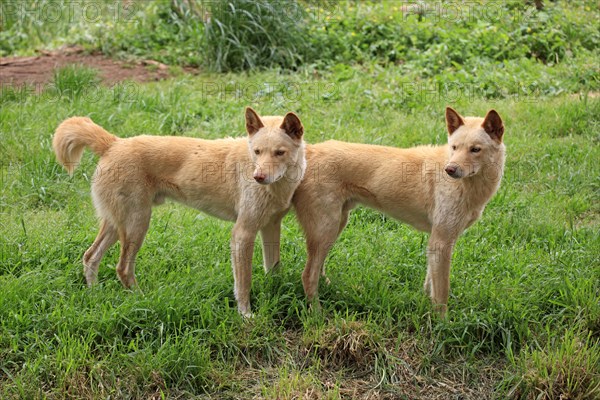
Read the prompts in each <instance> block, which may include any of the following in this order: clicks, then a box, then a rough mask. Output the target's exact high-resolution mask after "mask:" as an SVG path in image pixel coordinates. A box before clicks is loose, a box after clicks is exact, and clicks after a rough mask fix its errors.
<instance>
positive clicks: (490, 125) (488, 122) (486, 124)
mask: <svg viewBox="0 0 600 400" xmlns="http://www.w3.org/2000/svg"><path fill="white" fill-rule="evenodd" d="M481 126H482V127H483V129H484V130H485V131H486V133H487V134H488V135H490V137H491V138H492V139H494V140H495V141H496V142H498V143H502V136H503V135H504V124H503V123H502V118H500V115H499V114H498V113H497V112H496V110H490V111H488V113H487V114H486V116H485V119H484V120H483V124H481Z"/></svg>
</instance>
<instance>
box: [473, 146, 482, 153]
mask: <svg viewBox="0 0 600 400" xmlns="http://www.w3.org/2000/svg"><path fill="white" fill-rule="evenodd" d="M480 151H481V148H480V147H473V148H471V153H479V152H480Z"/></svg>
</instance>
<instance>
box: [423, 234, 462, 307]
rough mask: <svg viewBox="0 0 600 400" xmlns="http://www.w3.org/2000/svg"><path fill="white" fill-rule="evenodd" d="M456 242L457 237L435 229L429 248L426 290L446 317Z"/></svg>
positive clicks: (435, 305)
mask: <svg viewBox="0 0 600 400" xmlns="http://www.w3.org/2000/svg"><path fill="white" fill-rule="evenodd" d="M455 242H456V237H455V235H452V234H450V233H449V232H446V231H445V230H444V229H440V228H439V227H433V229H432V231H431V237H430V238H429V244H428V246H427V277H426V278H425V284H424V288H425V291H426V292H427V294H429V296H430V297H431V301H432V303H433V305H434V308H435V310H436V311H437V312H438V313H439V314H440V315H441V316H442V317H444V316H445V315H446V311H447V308H448V295H449V292H450V261H451V258H452V250H453V248H454V243H455Z"/></svg>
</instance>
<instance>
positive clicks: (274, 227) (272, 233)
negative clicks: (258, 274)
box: [260, 218, 281, 273]
mask: <svg viewBox="0 0 600 400" xmlns="http://www.w3.org/2000/svg"><path fill="white" fill-rule="evenodd" d="M260 236H261V238H262V250H263V263H264V267H265V273H269V272H271V271H272V270H273V269H274V268H276V267H277V266H278V265H279V257H280V255H279V247H280V240H281V218H276V219H275V221H273V222H271V223H269V224H268V225H266V226H265V227H263V228H262V229H261V230H260Z"/></svg>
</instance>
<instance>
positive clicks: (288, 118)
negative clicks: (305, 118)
mask: <svg viewBox="0 0 600 400" xmlns="http://www.w3.org/2000/svg"><path fill="white" fill-rule="evenodd" d="M280 128H281V129H283V130H284V131H285V133H287V134H288V135H289V136H290V137H291V138H292V139H294V140H297V141H299V140H301V139H302V135H303V134H304V127H303V126H302V122H300V118H298V116H297V115H296V114H294V113H293V112H289V113H287V114H285V117H283V123H282V124H281V126H280Z"/></svg>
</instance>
